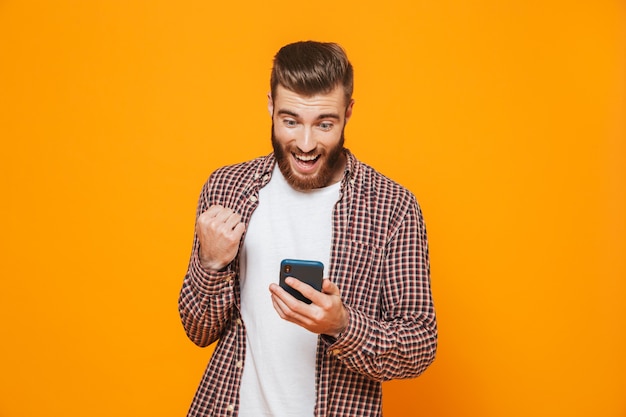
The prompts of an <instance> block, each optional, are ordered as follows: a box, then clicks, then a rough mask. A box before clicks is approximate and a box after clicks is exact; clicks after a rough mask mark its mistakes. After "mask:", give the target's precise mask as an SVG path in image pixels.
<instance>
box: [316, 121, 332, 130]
mask: <svg viewBox="0 0 626 417" xmlns="http://www.w3.org/2000/svg"><path fill="white" fill-rule="evenodd" d="M319 127H320V129H322V130H330V129H332V128H333V124H332V123H331V122H321V123H320V124H319Z"/></svg>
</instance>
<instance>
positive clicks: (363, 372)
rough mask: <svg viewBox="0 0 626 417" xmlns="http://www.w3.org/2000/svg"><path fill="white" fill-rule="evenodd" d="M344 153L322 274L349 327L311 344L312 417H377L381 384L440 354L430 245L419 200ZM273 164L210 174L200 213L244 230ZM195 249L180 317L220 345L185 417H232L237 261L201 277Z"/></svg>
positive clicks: (239, 363)
mask: <svg viewBox="0 0 626 417" xmlns="http://www.w3.org/2000/svg"><path fill="white" fill-rule="evenodd" d="M346 155H347V164H346V169H345V175H344V178H343V180H342V183H341V191H340V196H339V200H338V202H337V204H336V205H335V208H334V211H333V238H332V252H331V261H330V270H329V274H328V276H329V278H330V279H331V280H332V281H333V282H335V283H336V284H337V285H338V286H339V289H340V290H341V295H342V299H343V302H344V305H345V307H346V309H347V310H348V313H349V317H350V319H349V324H348V327H347V328H346V329H345V331H344V332H343V333H342V334H341V335H340V336H339V338H337V339H335V338H332V337H330V336H326V335H320V336H319V337H318V347H317V359H316V376H315V384H316V405H315V415H316V416H318V417H320V416H328V417H331V416H350V417H352V416H358V417H369V416H380V415H381V414H382V404H381V399H382V386H381V382H382V381H385V380H389V379H400V378H412V377H416V376H418V375H419V374H421V373H422V372H423V371H424V370H425V369H426V368H427V367H428V366H429V365H430V364H431V363H432V361H433V360H434V358H435V352H436V349H437V324H436V320H435V310H434V307H433V301H432V296H431V291H430V265H429V257H428V242H427V238H426V230H425V228H424V223H423V219H422V214H421V210H420V208H419V206H418V204H417V201H416V200H415V197H414V196H413V195H412V194H411V193H410V192H409V191H408V190H406V189H405V188H403V187H401V186H400V185H398V184H396V183H394V182H393V181H391V180H389V179H387V178H386V177H384V176H382V175H381V174H379V173H378V172H376V171H375V170H374V169H372V168H371V167H369V166H367V165H365V164H363V163H361V162H359V161H357V159H356V158H355V157H354V156H353V155H352V154H351V153H350V152H349V151H348V150H346ZM274 164H275V158H274V156H273V154H270V155H268V156H266V157H261V158H257V159H254V160H252V161H248V162H244V163H241V164H237V165H233V166H228V167H224V168H221V169H219V170H217V171H215V172H214V173H213V174H212V175H211V177H210V178H209V180H208V181H207V183H206V184H205V186H204V187H203V189H202V193H201V195H200V201H199V203H198V209H197V215H200V214H201V213H203V212H204V211H206V210H207V209H208V207H209V206H210V205H212V204H220V205H222V206H225V207H229V208H231V209H233V210H234V211H236V212H237V213H239V214H241V215H242V221H243V222H244V223H245V224H246V225H247V224H248V223H249V221H250V217H251V215H252V213H253V211H254V209H255V208H256V207H257V205H258V196H259V189H260V188H262V187H263V186H265V185H266V184H267V183H268V182H269V181H270V179H271V173H272V169H273V167H274ZM198 246H199V243H198V238H197V236H195V238H194V244H193V250H192V255H191V259H190V262H189V269H188V271H187V275H186V276H185V279H184V282H183V286H182V290H181V293H180V299H179V311H180V316H181V319H182V323H183V326H184V328H185V331H186V332H187V335H188V336H189V338H190V339H191V340H192V341H193V342H194V343H196V344H197V345H199V346H201V347H204V346H208V345H210V344H212V343H213V342H215V341H216V340H219V342H218V344H217V346H216V348H215V351H214V352H213V356H212V358H211V360H210V362H209V365H208V367H207V369H206V371H205V373H204V376H203V378H202V381H201V383H200V386H199V387H198V390H197V392H196V395H195V397H194V399H193V403H192V405H191V408H190V410H189V414H188V415H189V416H193V417H195V416H236V415H237V413H238V410H239V386H240V383H241V374H242V369H243V366H244V358H245V346H246V343H245V338H246V329H245V323H243V322H242V320H241V318H240V317H241V316H240V289H239V264H238V258H235V259H234V260H233V262H232V263H231V264H230V265H229V266H228V268H226V269H225V270H223V271H216V272H209V271H205V270H204V269H202V267H201V266H200V263H199V259H198Z"/></svg>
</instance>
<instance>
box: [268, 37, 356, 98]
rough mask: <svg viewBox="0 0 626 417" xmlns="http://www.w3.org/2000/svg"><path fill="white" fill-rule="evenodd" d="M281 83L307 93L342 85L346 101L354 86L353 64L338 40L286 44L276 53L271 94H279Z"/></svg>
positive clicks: (294, 90) (296, 90) (318, 92)
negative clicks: (277, 90) (336, 41)
mask: <svg viewBox="0 0 626 417" xmlns="http://www.w3.org/2000/svg"><path fill="white" fill-rule="evenodd" d="M279 85H281V86H282V87H284V88H286V89H287V90H290V91H293V92H295V93H297V94H302V95H306V96H312V95H315V94H320V93H329V92H331V91H332V90H333V89H335V87H337V86H339V85H341V86H343V89H344V94H345V98H346V105H347V104H348V103H349V102H350V99H351V98H352V91H353V88H354V86H353V85H354V74H353V69H352V64H350V61H348V57H347V55H346V52H345V51H344V50H343V48H342V47H341V46H339V45H338V44H336V43H323V42H314V41H303V42H296V43H292V44H289V45H285V46H283V47H282V48H281V49H280V50H279V51H278V53H277V54H276V55H275V56H274V66H273V68H272V76H271V78H270V87H271V91H272V97H276V89H277V88H278V86H279Z"/></svg>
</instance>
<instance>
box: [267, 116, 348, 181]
mask: <svg viewBox="0 0 626 417" xmlns="http://www.w3.org/2000/svg"><path fill="white" fill-rule="evenodd" d="M344 142H345V138H344V132H343V129H342V130H341V138H340V139H339V142H338V143H337V145H335V146H334V147H332V148H330V149H328V150H322V151H321V152H320V156H319V158H320V163H321V164H322V165H321V166H320V167H319V169H318V170H317V172H316V173H315V174H312V175H306V176H302V175H299V174H297V173H296V172H294V170H293V169H292V168H291V163H290V161H289V158H290V157H291V153H292V150H291V149H287V148H286V147H283V146H282V145H281V144H280V143H279V142H278V141H277V140H276V136H275V135H274V124H272V147H273V148H274V156H275V157H276V163H277V164H278V168H279V169H280V172H281V173H282V174H283V176H284V177H285V180H287V183H288V184H289V185H291V186H292V187H293V188H295V189H296V190H300V191H306V190H313V189H315V188H322V187H326V186H327V185H330V184H331V182H332V180H333V178H334V176H335V174H336V170H337V163H338V162H339V160H340V157H341V155H342V154H343V145H344ZM298 153H301V152H298Z"/></svg>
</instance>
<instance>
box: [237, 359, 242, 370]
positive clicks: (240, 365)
mask: <svg viewBox="0 0 626 417" xmlns="http://www.w3.org/2000/svg"><path fill="white" fill-rule="evenodd" d="M235 366H236V367H237V369H241V368H243V361H237V363H236V364H235Z"/></svg>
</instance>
